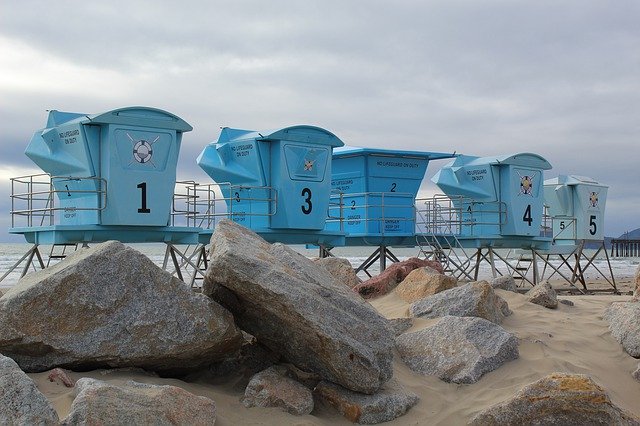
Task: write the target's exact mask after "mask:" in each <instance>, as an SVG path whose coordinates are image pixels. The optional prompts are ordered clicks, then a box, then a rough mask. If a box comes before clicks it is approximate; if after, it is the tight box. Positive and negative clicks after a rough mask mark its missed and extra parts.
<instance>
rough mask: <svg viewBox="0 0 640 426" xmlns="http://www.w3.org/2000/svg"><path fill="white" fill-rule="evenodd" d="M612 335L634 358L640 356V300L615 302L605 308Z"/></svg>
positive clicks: (605, 317) (605, 316)
mask: <svg viewBox="0 0 640 426" xmlns="http://www.w3.org/2000/svg"><path fill="white" fill-rule="evenodd" d="M604 319H605V320H607V321H608V322H609V330H611V335H612V336H613V337H614V338H615V339H616V340H617V341H618V342H620V344H621V345H622V347H623V348H624V350H625V351H626V352H627V353H628V354H629V355H631V356H632V357H634V358H640V302H614V303H612V304H611V305H609V307H608V308H607V309H606V310H605V313H604Z"/></svg>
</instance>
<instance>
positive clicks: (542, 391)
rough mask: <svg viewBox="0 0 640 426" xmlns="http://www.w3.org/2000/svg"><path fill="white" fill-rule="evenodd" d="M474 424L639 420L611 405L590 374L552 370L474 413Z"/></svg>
mask: <svg viewBox="0 0 640 426" xmlns="http://www.w3.org/2000/svg"><path fill="white" fill-rule="evenodd" d="M469 424H470V425H473V426H485V425H486V426H494V425H495V426H498V425H501V426H502V425H513V426H521V425H563V426H564V425H566V426H583V425H629V426H631V425H634V426H638V425H640V419H638V418H636V417H634V416H633V415H632V414H630V413H627V412H625V411H623V410H621V409H620V408H619V407H617V406H616V405H614V404H613V403H612V402H611V399H610V398H609V395H607V393H606V392H605V390H604V389H603V388H602V387H600V386H599V385H598V384H597V383H595V382H594V381H593V380H592V379H591V378H590V377H589V376H585V375H582V374H565V373H553V374H551V375H549V376H546V377H544V378H542V379H540V380H538V381H536V382H534V383H532V384H530V385H528V386H526V387H524V388H523V389H522V390H520V391H519V392H518V393H516V394H515V395H514V396H513V397H512V398H511V399H509V400H507V401H505V402H502V403H499V404H496V405H494V406H492V407H489V408H487V409H486V410H484V411H482V412H480V413H479V414H477V415H476V416H475V417H474V418H473V419H472V420H471V422H470V423H469Z"/></svg>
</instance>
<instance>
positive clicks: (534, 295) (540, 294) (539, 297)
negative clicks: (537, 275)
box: [525, 281, 558, 309]
mask: <svg viewBox="0 0 640 426" xmlns="http://www.w3.org/2000/svg"><path fill="white" fill-rule="evenodd" d="M525 296H526V297H527V300H529V302H531V303H535V304H536V305H540V306H544V307H545V308H549V309H556V308H557V307H558V297H557V295H556V291H555V290H554V289H553V287H551V284H549V282H548V281H543V282H541V283H538V284H536V285H535V286H534V287H533V288H532V289H531V290H529V291H528V292H526V293H525Z"/></svg>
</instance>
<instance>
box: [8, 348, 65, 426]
mask: <svg viewBox="0 0 640 426" xmlns="http://www.w3.org/2000/svg"><path fill="white" fill-rule="evenodd" d="M0 424H3V425H57V424H58V414H57V413H56V411H55V410H54V409H53V406H52V405H51V403H50V402H49V401H48V400H47V398H46V397H45V396H44V395H43V394H42V393H41V392H40V391H39V390H38V388H37V386H36V384H35V383H34V382H33V380H31V379H30V378H29V376H27V375H26V374H25V373H24V372H23V371H22V370H20V367H18V364H16V363H15V361H13V360H12V359H11V358H9V357H6V356H3V355H0Z"/></svg>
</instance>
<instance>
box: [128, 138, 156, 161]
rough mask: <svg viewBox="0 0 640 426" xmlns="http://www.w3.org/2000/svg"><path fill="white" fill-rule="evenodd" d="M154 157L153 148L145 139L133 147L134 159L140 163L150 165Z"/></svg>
mask: <svg viewBox="0 0 640 426" xmlns="http://www.w3.org/2000/svg"><path fill="white" fill-rule="evenodd" d="M152 155H153V149H152V148H151V144H150V143H149V142H147V141H146V140H144V139H141V140H139V141H138V142H136V144H135V145H134V146H133V158H135V160H136V161H137V162H138V163H141V164H144V163H148V162H149V161H151V156H152Z"/></svg>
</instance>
